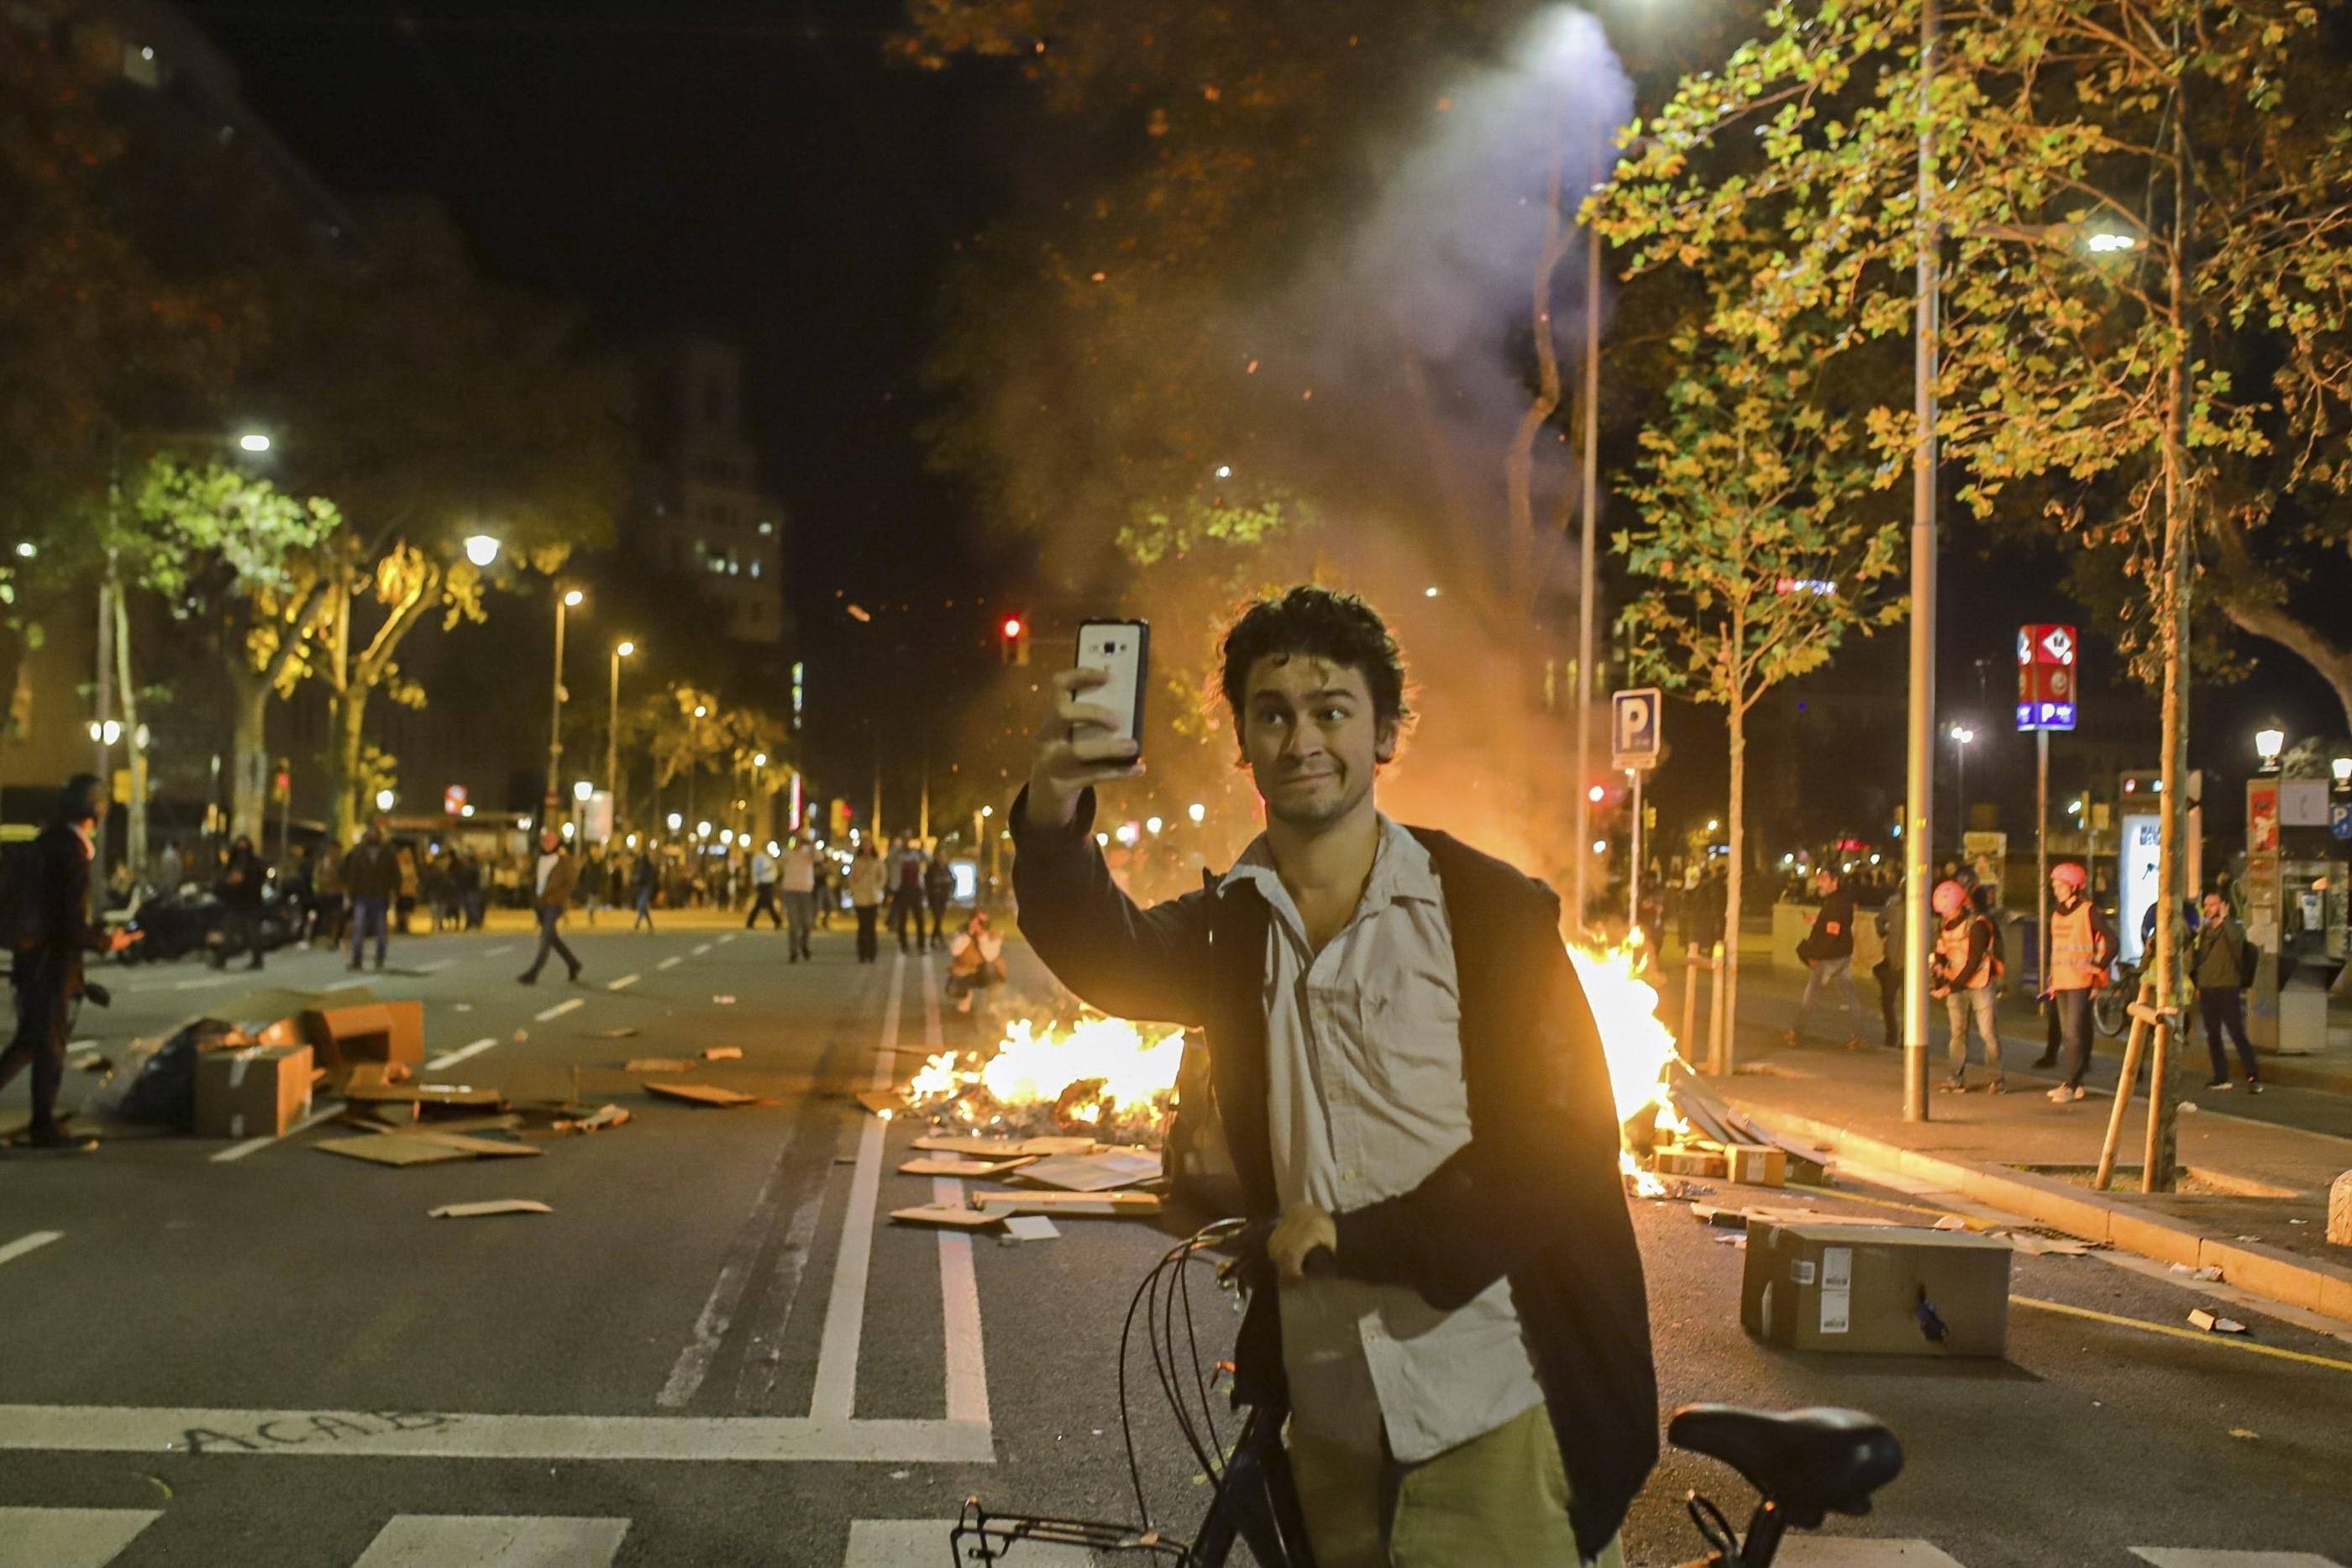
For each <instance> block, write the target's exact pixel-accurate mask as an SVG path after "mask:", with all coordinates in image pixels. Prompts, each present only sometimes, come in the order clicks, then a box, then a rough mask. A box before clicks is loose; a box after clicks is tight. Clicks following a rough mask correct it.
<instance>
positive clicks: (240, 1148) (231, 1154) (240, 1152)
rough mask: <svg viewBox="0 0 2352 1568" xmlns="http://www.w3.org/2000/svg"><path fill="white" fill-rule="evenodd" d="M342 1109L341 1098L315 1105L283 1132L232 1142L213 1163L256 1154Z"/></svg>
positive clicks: (313, 1125) (222, 1162) (224, 1162)
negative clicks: (237, 1142)
mask: <svg viewBox="0 0 2352 1568" xmlns="http://www.w3.org/2000/svg"><path fill="white" fill-rule="evenodd" d="M342 1110H343V1103H342V1102H341V1100H330V1101H328V1102H327V1103H325V1104H323V1105H320V1106H317V1107H315V1108H314V1109H313V1110H312V1111H311V1113H310V1114H309V1115H307V1116H305V1117H303V1118H302V1119H301V1120H300V1121H299V1122H297V1123H295V1124H293V1125H292V1126H290V1127H289V1128H287V1129H286V1131H285V1132H284V1133H283V1134H278V1135H276V1136H272V1137H267V1138H247V1139H246V1141H245V1142H243V1143H241V1144H232V1145H229V1146H228V1147H227V1148H226V1149H223V1150H222V1151H221V1152H220V1153H218V1154H216V1155H214V1156H213V1164H215V1165H216V1166H225V1165H228V1164H230V1163H231V1162H233V1161H236V1160H241V1159H243V1158H245V1156H246V1155H251V1154H257V1153H259V1152H260V1151H261V1150H263V1149H266V1148H268V1146H269V1145H272V1144H275V1143H280V1142H282V1141H284V1140H285V1139H287V1138H290V1137H292V1136H294V1134H297V1133H307V1132H309V1131H310V1129H311V1128H313V1127H315V1126H317V1125H318V1124H320V1123H321V1122H323V1121H326V1120H327V1119H328V1118H329V1117H331V1116H339V1115H341V1113H342Z"/></svg>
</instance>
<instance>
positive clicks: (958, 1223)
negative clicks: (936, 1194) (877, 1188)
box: [890, 1203, 1002, 1230]
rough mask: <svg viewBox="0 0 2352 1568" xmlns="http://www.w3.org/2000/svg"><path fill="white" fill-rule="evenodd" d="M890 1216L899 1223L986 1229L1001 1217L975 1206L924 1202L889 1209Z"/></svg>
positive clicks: (958, 1228) (946, 1227)
mask: <svg viewBox="0 0 2352 1568" xmlns="http://www.w3.org/2000/svg"><path fill="white" fill-rule="evenodd" d="M890 1218H892V1219H895V1220H897V1221H898V1223H899V1224H901V1225H935V1226H938V1227H940V1228H942V1229H946V1230H986V1229H989V1228H992V1227H993V1226H995V1225H996V1224H997V1223H998V1221H999V1219H1000V1218H1002V1217H1001V1216H998V1215H994V1214H988V1213H984V1212H982V1210H980V1209H977V1208H959V1207H955V1206H953V1205H951V1204H944V1203H926V1204H920V1205H919V1206H917V1207H913V1208H894V1209H892V1210H891V1211H890Z"/></svg>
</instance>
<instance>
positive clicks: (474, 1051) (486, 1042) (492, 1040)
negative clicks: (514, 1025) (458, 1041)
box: [425, 1034, 499, 1072]
mask: <svg viewBox="0 0 2352 1568" xmlns="http://www.w3.org/2000/svg"><path fill="white" fill-rule="evenodd" d="M498 1042H499V1039H498V1036H496V1035H493V1034H486V1035H484V1036H483V1037H482V1038H481V1039H479V1040H476V1041H474V1042H473V1043H472V1044H471V1045H461V1046H459V1047H458V1048H457V1050H455V1051H443V1052H442V1053H441V1054H440V1055H438V1056H436V1057H435V1058H434V1059H433V1060H432V1061H428V1062H426V1063H425V1071H427V1072H438V1071H441V1070H442V1069H443V1068H445V1067H455V1066H457V1063H459V1062H461V1061H465V1060H466V1059H467V1057H469V1056H479V1055H481V1054H482V1052H484V1051H488V1050H489V1049H490V1047H492V1046H494V1045H496V1044H498Z"/></svg>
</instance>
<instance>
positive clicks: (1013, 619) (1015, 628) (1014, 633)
mask: <svg viewBox="0 0 2352 1568" xmlns="http://www.w3.org/2000/svg"><path fill="white" fill-rule="evenodd" d="M1023 630H1024V627H1023V626H1022V623H1021V617H1019V616H1018V615H1008V616H1006V617H1005V618H1004V634H1005V635H1006V636H1007V637H1018V636H1020V635H1021V633H1022V632H1023Z"/></svg>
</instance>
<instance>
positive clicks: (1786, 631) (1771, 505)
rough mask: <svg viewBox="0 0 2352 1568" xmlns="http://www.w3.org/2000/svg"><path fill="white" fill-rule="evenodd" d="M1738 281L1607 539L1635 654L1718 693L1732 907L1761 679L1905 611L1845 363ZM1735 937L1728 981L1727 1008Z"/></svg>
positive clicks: (1690, 356) (1796, 671)
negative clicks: (1629, 583)
mask: <svg viewBox="0 0 2352 1568" xmlns="http://www.w3.org/2000/svg"><path fill="white" fill-rule="evenodd" d="M1742 303H1743V301H1742V299H1741V298H1740V297H1739V296H1738V294H1737V293H1736V292H1727V293H1726V294H1724V295H1723V296H1721V297H1720V298H1719V299H1718V306H1717V311H1716V314H1715V315H1714V317H1713V318H1711V319H1709V320H1708V321H1707V322H1706V323H1704V324H1703V325H1701V326H1698V327H1696V328H1694V329H1691V330H1689V331H1687V332H1685V334H1684V335H1683V336H1682V337H1681V338H1679V339H1678V340H1676V344H1675V347H1676V349H1677V350H1678V357H1679V358H1680V360H1681V361H1682V362H1683V364H1684V366H1685V371H1684V374H1683V375H1682V377H1681V378H1680V379H1678V380H1677V381H1675V382H1674V384H1673V385H1672V386H1671V387H1669V388H1668V389H1667V394H1666V413H1665V414H1664V416H1663V417H1662V418H1661V419H1659V420H1658V421H1657V422H1656V423H1653V424H1652V425H1650V426H1649V427H1648V428H1646V429H1644V430H1643V432H1642V437H1641V442H1642V460H1641V464H1640V466H1639V469H1638V471H1637V473H1636V476H1634V478H1633V482H1632V484H1631V485H1630V486H1629V487H1628V494H1629V496H1630V497H1631V499H1632V500H1633V505H1634V507H1635V510H1636V512H1637V514H1638V518H1639V520H1638V521H1637V522H1635V523H1634V524H1633V525H1632V526H1631V527H1628V528H1621V529H1619V530H1617V532H1616V533H1615V535H1614V537H1613V539H1612V544H1613V547H1614V549H1616V550H1617V552H1618V553H1619V554H1620V555H1622V557H1623V558H1624V559H1625V563H1626V566H1627V567H1628V568H1629V570H1631V571H1632V573H1633V577H1634V585H1633V592H1631V593H1630V594H1629V595H1628V597H1627V601H1626V604H1625V608H1624V609H1623V611H1622V612H1621V613H1620V616H1619V624H1620V625H1621V626H1622V628H1623V629H1624V630H1625V631H1626V632H1628V633H1629V637H1628V642H1629V643H1630V644H1631V646H1632V647H1633V650H1634V654H1635V668H1636V670H1637V671H1639V672H1641V673H1643V674H1647V675H1649V676H1651V677H1654V678H1655V679H1656V680H1657V681H1658V683H1659V685H1662V686H1664V687H1665V688H1666V689H1668V690H1671V691H1675V692H1680V693H1682V694H1685V695H1688V696H1690V697H1692V698H1694V699H1695V700H1696V701H1698V702H1701V703H1706V704H1712V705H1715V706H1719V707H1721V708H1722V709H1723V710H1724V719H1725V725H1726V727H1727V730H1728V732H1729V736H1730V743H1731V744H1730V768H1729V775H1728V780H1727V805H1726V808H1725V811H1724V819H1723V820H1724V827H1725V829H1726V831H1727V833H1728V835H1729V848H1730V861H1729V866H1728V872H1729V886H1728V889H1727V903H1728V907H1729V908H1730V910H1731V911H1732V922H1733V925H1732V931H1733V934H1734V935H1736V934H1737V932H1738V910H1739V907H1740V904H1739V900H1740V894H1741V880H1742V873H1743V872H1744V870H1745V868H1746V864H1747V851H1746V842H1745V832H1746V823H1747V814H1746V811H1747V808H1746V799H1747V771H1748V728H1747V726H1748V713H1749V711H1750V710H1751V709H1753V708H1754V707H1755V706H1756V704H1757V702H1758V701H1759V700H1760V699H1761V698H1762V697H1763V695H1764V694H1765V693H1767V692H1769V691H1770V690H1771V689H1772V688H1773V687H1774V686H1776V685H1780V683H1781V682H1783V681H1788V680H1793V679H1795V678H1796V677H1797V676H1800V675H1802V674H1806V673H1807V672H1809V671H1811V670H1815V669H1819V668H1820V667H1821V666H1822V665H1823V664H1827V663H1828V662H1829V660H1830V658H1831V657H1832V654H1834V653H1836V651H1837V649H1838V647H1839V645H1840V643H1843V641H1844V639H1845V638H1846V637H1847V636H1848V635H1850V634H1853V633H1856V632H1860V633H1863V634H1867V633H1868V632H1872V631H1874V630H1875V629H1876V628H1878V627H1880V626H1884V625H1887V624H1889V623H1891V622H1895V621H1896V620H1898V619H1900V618H1901V617H1902V615H1903V614H1904V613H1905V611H1906V601H1904V599H1903V598H1902V597H1901V596H1900V594H1899V593H1898V592H1896V591H1895V586H1896V584H1895V577H1896V573H1897V570H1898V567H1899V564H1900V556H1899V551H1900V547H1901V543H1902V526H1901V524H1900V523H1899V522H1898V521H1897V520H1896V519H1895V517H1894V516H1893V515H1892V512H1893V508H1892V507H1890V506H1889V505H1888V504H1887V503H1886V502H1885V501H1884V500H1874V498H1873V491H1874V488H1876V487H1878V486H1879V485H1880V475H1879V470H1878V465H1877V464H1876V462H1875V460H1874V457H1873V456H1872V455H1871V453H1870V449H1869V442H1868V436H1867V431H1866V428H1865V426H1864V421H1863V417H1862V413H1861V411H1859V410H1857V409H1854V408H1853V407H1852V406H1851V405H1849V404H1844V403H1843V402H1842V400H1841V399H1840V397H1839V396H1838V395H1837V392H1836V388H1837V386H1838V382H1839V379H1840V377H1841V375H1842V374H1843V373H1844V371H1845V370H1846V367H1845V366H1843V365H1842V364H1841V363H1840V362H1839V361H1838V358H1837V356H1836V355H1835V353H1834V352H1832V350H1831V335H1830V334H1827V333H1824V332H1822V331H1819V330H1799V331H1793V332H1788V331H1778V330H1775V331H1769V332H1768V331H1757V330H1744V329H1743V328H1742V325H1741V323H1742V320H1743V315H1742V310H1741V305H1742ZM1738 988H1739V954H1738V942H1737V941H1731V942H1728V943H1727V946H1726V949H1725V953H1724V970H1723V992H1724V997H1725V998H1726V1000H1725V1013H1724V1016H1725V1017H1727V1018H1729V1017H1733V1016H1735V1014H1734V1012H1733V1010H1732V1009H1734V1008H1735V1007H1736V1006H1737V1003H1738Z"/></svg>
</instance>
